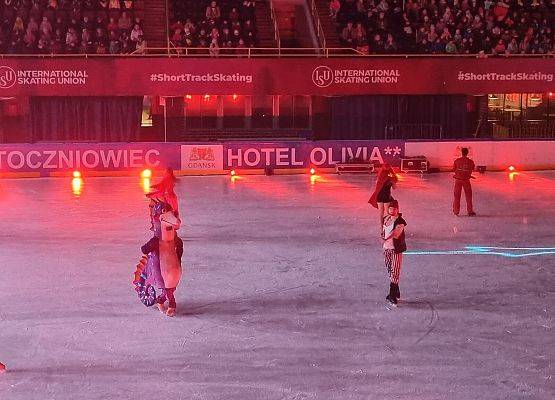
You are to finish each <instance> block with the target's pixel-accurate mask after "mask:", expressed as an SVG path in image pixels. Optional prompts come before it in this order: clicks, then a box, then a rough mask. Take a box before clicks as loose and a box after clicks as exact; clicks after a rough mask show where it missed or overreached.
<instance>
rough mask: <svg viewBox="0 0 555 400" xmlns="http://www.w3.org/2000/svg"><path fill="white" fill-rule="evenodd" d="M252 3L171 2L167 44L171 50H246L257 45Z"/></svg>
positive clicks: (238, 1) (193, 0) (214, 52)
mask: <svg viewBox="0 0 555 400" xmlns="http://www.w3.org/2000/svg"><path fill="white" fill-rule="evenodd" d="M255 4H256V3H255V2H254V1H250V0H245V1H241V0H231V1H222V0H220V1H198V0H174V1H172V11H173V17H172V20H171V27H170V32H169V34H170V41H171V43H172V44H173V46H175V47H178V48H180V47H186V48H210V53H211V54H213V55H217V54H219V52H220V51H221V49H226V48H234V49H236V48H239V49H240V48H248V47H254V46H256V44H257V35H256V27H255Z"/></svg>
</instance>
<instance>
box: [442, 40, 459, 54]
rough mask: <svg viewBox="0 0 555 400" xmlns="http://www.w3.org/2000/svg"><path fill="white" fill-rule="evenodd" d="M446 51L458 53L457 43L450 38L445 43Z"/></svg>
mask: <svg viewBox="0 0 555 400" xmlns="http://www.w3.org/2000/svg"><path fill="white" fill-rule="evenodd" d="M445 52H446V53H447V54H456V53H457V45H456V44H455V42H454V41H452V40H450V41H449V42H448V43H447V44H446V45H445Z"/></svg>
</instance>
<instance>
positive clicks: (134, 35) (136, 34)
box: [129, 24, 143, 43]
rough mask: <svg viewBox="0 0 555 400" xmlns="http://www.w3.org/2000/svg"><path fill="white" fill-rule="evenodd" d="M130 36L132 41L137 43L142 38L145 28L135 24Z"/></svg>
mask: <svg viewBox="0 0 555 400" xmlns="http://www.w3.org/2000/svg"><path fill="white" fill-rule="evenodd" d="M129 38H130V39H131V41H132V42H136V43H138V42H140V41H141V40H142V38H143V30H142V29H141V27H140V26H139V24H135V26H134V27H133V30H132V31H131V34H130V35H129Z"/></svg>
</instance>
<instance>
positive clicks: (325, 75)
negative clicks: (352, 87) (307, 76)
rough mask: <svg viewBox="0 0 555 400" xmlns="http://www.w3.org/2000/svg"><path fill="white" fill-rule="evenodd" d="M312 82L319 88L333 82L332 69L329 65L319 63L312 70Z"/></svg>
mask: <svg viewBox="0 0 555 400" xmlns="http://www.w3.org/2000/svg"><path fill="white" fill-rule="evenodd" d="M312 82H313V83H314V84H315V85H316V86H318V87H321V88H325V87H328V86H329V85H331V84H332V83H333V71H332V69H331V68H330V67H326V66H325V65H321V66H319V67H316V68H314V71H312Z"/></svg>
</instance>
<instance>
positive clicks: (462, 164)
mask: <svg viewBox="0 0 555 400" xmlns="http://www.w3.org/2000/svg"><path fill="white" fill-rule="evenodd" d="M461 153H462V157H459V158H457V159H456V160H455V162H454V163H453V171H454V172H455V175H454V178H455V187H454V190H453V195H454V198H453V213H454V214H455V215H459V211H460V209H461V192H462V189H464V196H465V198H466V210H467V211H468V215H469V216H471V217H473V216H475V215H476V213H475V212H474V208H473V206H472V186H471V185H470V179H471V178H472V171H474V168H475V165H474V161H472V160H471V159H470V158H468V149H467V148H466V147H463V148H462V149H461Z"/></svg>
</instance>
